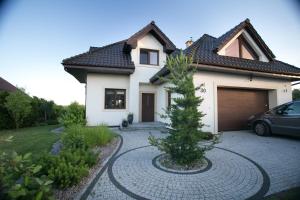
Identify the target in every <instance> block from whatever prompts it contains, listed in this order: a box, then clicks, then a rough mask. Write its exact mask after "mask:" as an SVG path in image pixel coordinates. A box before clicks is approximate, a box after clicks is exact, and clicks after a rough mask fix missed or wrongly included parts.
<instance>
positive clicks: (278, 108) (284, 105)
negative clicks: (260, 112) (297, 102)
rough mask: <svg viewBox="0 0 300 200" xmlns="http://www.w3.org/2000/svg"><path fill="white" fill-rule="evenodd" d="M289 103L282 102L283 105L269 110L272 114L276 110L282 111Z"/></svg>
mask: <svg viewBox="0 0 300 200" xmlns="http://www.w3.org/2000/svg"><path fill="white" fill-rule="evenodd" d="M289 105H291V103H289V104H283V105H280V106H276V107H275V108H273V109H272V110H270V111H269V112H270V113H272V114H277V112H278V111H281V112H283V111H284V110H285V109H286V108H287V107H288V106H289Z"/></svg>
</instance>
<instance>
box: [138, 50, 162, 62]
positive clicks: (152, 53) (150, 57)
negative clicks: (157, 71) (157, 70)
mask: <svg viewBox="0 0 300 200" xmlns="http://www.w3.org/2000/svg"><path fill="white" fill-rule="evenodd" d="M158 58H159V57H158V51H157V50H152V49H141V50H140V64H144V65H158Z"/></svg>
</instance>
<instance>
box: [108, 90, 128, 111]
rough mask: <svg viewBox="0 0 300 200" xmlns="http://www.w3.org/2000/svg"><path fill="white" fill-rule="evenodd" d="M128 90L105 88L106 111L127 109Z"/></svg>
mask: <svg viewBox="0 0 300 200" xmlns="http://www.w3.org/2000/svg"><path fill="white" fill-rule="evenodd" d="M125 101H126V90H125V89H108V88H105V109H125V108H126V102H125Z"/></svg>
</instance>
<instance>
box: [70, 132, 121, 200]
mask: <svg viewBox="0 0 300 200" xmlns="http://www.w3.org/2000/svg"><path fill="white" fill-rule="evenodd" d="M117 136H118V137H119V139H120V141H119V145H118V147H117V148H116V149H115V150H114V152H113V153H112V154H111V155H110V156H109V157H107V158H106V159H105V160H104V161H103V164H104V165H103V166H102V167H101V168H100V169H99V170H98V172H97V175H96V177H95V178H94V179H92V181H91V182H90V183H88V186H87V187H85V188H84V189H83V190H82V192H81V193H80V194H79V195H78V198H76V199H80V200H85V199H87V197H88V196H89V194H90V193H91V192H92V190H93V188H94V187H95V185H96V183H97V182H98V180H99V178H100V177H101V176H102V174H103V173H104V171H105V170H106V169H107V167H108V165H109V163H110V162H111V160H112V159H113V158H114V157H115V156H116V155H117V154H118V153H119V151H120V149H121V147H122V145H123V137H122V136H121V135H119V134H117Z"/></svg>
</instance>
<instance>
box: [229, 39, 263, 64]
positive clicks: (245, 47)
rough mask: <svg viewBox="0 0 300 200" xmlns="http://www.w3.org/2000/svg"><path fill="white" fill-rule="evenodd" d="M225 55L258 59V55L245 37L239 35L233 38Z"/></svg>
mask: <svg viewBox="0 0 300 200" xmlns="http://www.w3.org/2000/svg"><path fill="white" fill-rule="evenodd" d="M225 55H226V56H232V57H237V58H245V59H250V60H258V59H259V57H258V55H257V54H256V53H255V51H254V50H253V48H252V47H251V46H250V44H249V43H248V42H247V41H246V39H245V38H244V37H243V36H242V35H241V36H239V37H238V38H237V39H235V40H234V41H233V42H232V43H231V44H230V45H229V46H228V47H227V48H226V49H225Z"/></svg>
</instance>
